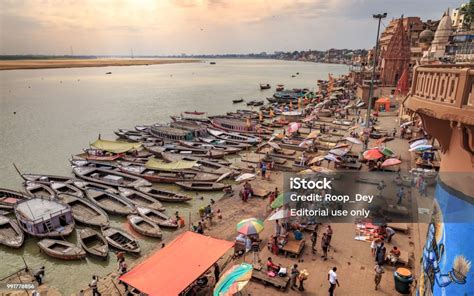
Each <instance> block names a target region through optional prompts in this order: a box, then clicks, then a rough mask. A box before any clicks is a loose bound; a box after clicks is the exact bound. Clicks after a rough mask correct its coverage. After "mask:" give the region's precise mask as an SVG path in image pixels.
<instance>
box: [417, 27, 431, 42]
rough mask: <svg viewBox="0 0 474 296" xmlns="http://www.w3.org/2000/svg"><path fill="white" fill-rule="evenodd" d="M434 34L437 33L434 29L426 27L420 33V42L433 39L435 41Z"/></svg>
mask: <svg viewBox="0 0 474 296" xmlns="http://www.w3.org/2000/svg"><path fill="white" fill-rule="evenodd" d="M434 35H435V33H434V32H433V31H431V30H430V29H426V30H424V31H422V32H421V33H420V36H419V38H418V39H419V41H420V42H423V43H426V42H427V43H431V41H433V38H434Z"/></svg>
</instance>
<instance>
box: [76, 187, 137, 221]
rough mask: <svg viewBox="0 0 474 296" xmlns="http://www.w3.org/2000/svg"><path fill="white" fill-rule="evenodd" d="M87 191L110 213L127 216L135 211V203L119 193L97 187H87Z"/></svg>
mask: <svg viewBox="0 0 474 296" xmlns="http://www.w3.org/2000/svg"><path fill="white" fill-rule="evenodd" d="M85 192H86V196H87V198H88V199H90V200H91V201H92V202H93V203H95V204H96V205H98V206H99V207H101V208H102V209H103V210H104V211H106V212H107V213H109V214H115V215H123V216H126V215H130V214H133V213H134V212H135V206H134V205H133V203H132V202H130V201H129V200H128V199H126V198H124V197H122V196H120V195H118V194H114V193H110V192H108V191H106V190H102V189H95V188H89V189H86V190H85Z"/></svg>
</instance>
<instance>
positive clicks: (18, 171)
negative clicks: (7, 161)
mask: <svg viewBox="0 0 474 296" xmlns="http://www.w3.org/2000/svg"><path fill="white" fill-rule="evenodd" d="M12 164H13V167H14V168H15V170H16V172H17V173H18V175H20V177H21V178H22V179H23V180H25V181H26V179H25V177H23V174H22V173H21V172H20V170H19V169H18V167H17V166H16V164H15V163H12Z"/></svg>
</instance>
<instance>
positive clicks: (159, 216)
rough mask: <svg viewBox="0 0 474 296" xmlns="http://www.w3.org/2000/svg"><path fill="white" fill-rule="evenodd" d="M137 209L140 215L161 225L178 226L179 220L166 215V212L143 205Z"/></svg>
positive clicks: (167, 226)
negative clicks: (143, 206)
mask: <svg viewBox="0 0 474 296" xmlns="http://www.w3.org/2000/svg"><path fill="white" fill-rule="evenodd" d="M137 211H138V214H139V215H140V216H142V217H144V218H146V219H149V220H150V221H153V222H154V223H156V224H158V225H159V226H160V227H166V228H178V222H177V221H176V220H174V219H172V218H170V217H168V216H166V215H165V214H164V213H160V212H158V211H155V210H152V209H147V208H142V207H137Z"/></svg>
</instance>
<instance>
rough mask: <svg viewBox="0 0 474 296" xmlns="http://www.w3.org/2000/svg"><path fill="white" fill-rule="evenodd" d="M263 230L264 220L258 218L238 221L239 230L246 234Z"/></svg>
mask: <svg viewBox="0 0 474 296" xmlns="http://www.w3.org/2000/svg"><path fill="white" fill-rule="evenodd" d="M262 230H263V222H262V220H259V219H256V218H249V219H244V220H242V221H240V222H239V223H237V231H238V232H239V233H242V234H245V235H252V234H257V233H260V232H261V231H262Z"/></svg>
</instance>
